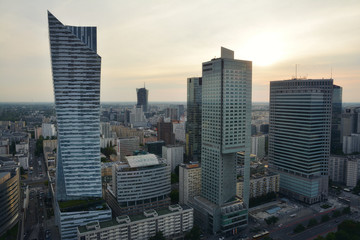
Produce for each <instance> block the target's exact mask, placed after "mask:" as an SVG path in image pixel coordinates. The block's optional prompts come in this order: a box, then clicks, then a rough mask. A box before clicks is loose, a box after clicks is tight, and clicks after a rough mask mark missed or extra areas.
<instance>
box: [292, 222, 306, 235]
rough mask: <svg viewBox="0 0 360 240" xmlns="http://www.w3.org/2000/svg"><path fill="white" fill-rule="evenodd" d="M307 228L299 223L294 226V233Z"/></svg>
mask: <svg viewBox="0 0 360 240" xmlns="http://www.w3.org/2000/svg"><path fill="white" fill-rule="evenodd" d="M304 230H305V227H304V225H302V224H298V225H297V226H296V227H295V228H294V233H299V232H302V231H304Z"/></svg>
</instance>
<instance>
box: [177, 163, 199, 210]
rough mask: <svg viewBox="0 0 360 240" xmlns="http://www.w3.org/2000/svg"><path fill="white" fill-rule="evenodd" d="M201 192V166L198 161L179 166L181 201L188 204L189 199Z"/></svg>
mask: <svg viewBox="0 0 360 240" xmlns="http://www.w3.org/2000/svg"><path fill="white" fill-rule="evenodd" d="M200 194H201V167H200V164H198V163H193V164H181V165H180V167H179V202H180V204H187V203H188V200H189V199H192V198H193V197H195V196H200Z"/></svg>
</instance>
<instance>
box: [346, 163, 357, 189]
mask: <svg viewBox="0 0 360 240" xmlns="http://www.w3.org/2000/svg"><path fill="white" fill-rule="evenodd" d="M359 168H360V159H347V161H346V167H345V185H346V186H347V187H351V188H352V187H355V186H356V184H357V181H358V179H359V177H360V176H359Z"/></svg>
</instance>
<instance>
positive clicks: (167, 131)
mask: <svg viewBox="0 0 360 240" xmlns="http://www.w3.org/2000/svg"><path fill="white" fill-rule="evenodd" d="M157 131H158V136H157V137H158V138H157V139H158V141H159V140H163V141H164V142H165V145H174V144H175V134H174V132H173V125H172V123H171V122H164V120H163V119H161V120H160V121H159V122H158V123H157Z"/></svg>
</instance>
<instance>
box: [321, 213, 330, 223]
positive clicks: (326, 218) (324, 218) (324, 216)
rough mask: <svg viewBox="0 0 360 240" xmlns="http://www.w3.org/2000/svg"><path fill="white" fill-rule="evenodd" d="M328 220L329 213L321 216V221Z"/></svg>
mask: <svg viewBox="0 0 360 240" xmlns="http://www.w3.org/2000/svg"><path fill="white" fill-rule="evenodd" d="M329 220H330V217H329V215H327V214H326V215H323V216H322V217H321V222H327V221H329Z"/></svg>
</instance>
